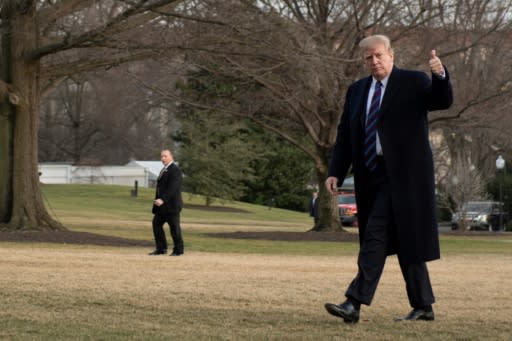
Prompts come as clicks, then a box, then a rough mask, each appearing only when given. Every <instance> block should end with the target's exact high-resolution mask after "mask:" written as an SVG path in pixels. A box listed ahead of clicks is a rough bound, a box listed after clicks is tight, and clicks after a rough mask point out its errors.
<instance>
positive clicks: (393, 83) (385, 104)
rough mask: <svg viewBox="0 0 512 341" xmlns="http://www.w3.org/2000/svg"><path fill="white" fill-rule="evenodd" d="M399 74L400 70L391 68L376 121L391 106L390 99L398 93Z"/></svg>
mask: <svg viewBox="0 0 512 341" xmlns="http://www.w3.org/2000/svg"><path fill="white" fill-rule="evenodd" d="M399 72H400V70H399V69H397V68H396V67H393V70H391V74H390V75H389V79H388V83H387V84H386V91H385V92H384V98H383V99H382V103H381V105H380V110H379V112H378V113H377V119H378V120H380V119H381V118H382V117H383V116H384V114H385V113H386V111H387V110H388V108H389V106H390V105H391V102H392V98H393V97H394V96H395V95H396V94H397V93H398V88H399V85H400V82H399V81H398V78H399Z"/></svg>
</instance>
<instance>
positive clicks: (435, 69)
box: [428, 50, 444, 77]
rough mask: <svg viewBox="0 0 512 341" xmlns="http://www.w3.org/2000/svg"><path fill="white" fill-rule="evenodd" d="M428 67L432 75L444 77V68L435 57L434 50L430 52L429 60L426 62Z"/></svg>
mask: <svg viewBox="0 0 512 341" xmlns="http://www.w3.org/2000/svg"><path fill="white" fill-rule="evenodd" d="M428 65H429V66H430V70H431V71H432V73H434V74H436V75H438V76H441V77H442V76H444V67H443V64H442V63H441V59H439V57H438V56H437V55H436V50H432V51H430V60H429V61H428Z"/></svg>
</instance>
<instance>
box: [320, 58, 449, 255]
mask: <svg viewBox="0 0 512 341" xmlns="http://www.w3.org/2000/svg"><path fill="white" fill-rule="evenodd" d="M370 85H371V77H367V78H363V79H360V80H358V81H356V82H354V83H353V84H352V85H351V86H350V87H349V89H348V90H347V94H346V98H345V105H344V109H343V114H342V117H341V122H340V124H339V126H338V133H337V139H336V144H335V147H334V150H333V156H332V159H331V164H330V168H329V176H335V177H337V178H338V180H339V183H340V184H341V183H342V182H343V179H345V177H346V175H347V173H348V171H349V169H350V167H351V166H352V172H353V173H354V182H355V191H356V201H357V208H358V219H359V239H360V241H362V237H363V235H364V232H365V228H366V224H367V221H368V215H369V213H370V210H371V204H372V202H373V199H374V197H373V195H374V194H373V192H372V191H371V190H370V188H369V187H368V182H367V179H368V171H367V169H366V167H365V166H364V162H363V157H362V155H363V153H362V141H363V134H364V128H363V127H364V119H365V112H366V111H365V108H366V102H367V96H368V90H369V87H370ZM452 102H453V94H452V87H451V84H450V79H449V75H448V72H447V71H446V77H445V78H444V79H440V78H438V77H437V76H435V75H432V80H431V79H430V78H429V77H428V76H427V75H426V74H425V73H423V72H419V71H411V70H403V69H399V68H397V67H393V70H392V72H391V74H390V76H389V80H388V83H387V85H386V90H385V93H384V97H383V99H382V104H381V108H380V111H379V121H378V133H379V138H380V142H381V145H382V150H383V154H384V161H385V164H386V168H387V172H388V176H389V181H390V185H391V200H392V207H393V218H394V222H395V224H394V228H395V229H396V233H397V237H398V245H395V246H394V247H392V248H391V249H390V250H389V254H393V253H396V252H398V253H399V254H400V255H401V256H402V257H403V259H404V261H405V262H409V263H417V262H426V261H430V260H434V259H438V258H440V251H439V236H438V226H437V219H436V213H435V192H434V163H433V158H432V151H431V148H430V143H429V129H428V119H427V113H428V112H429V111H434V110H442V109H447V108H449V107H450V105H451V104H452Z"/></svg>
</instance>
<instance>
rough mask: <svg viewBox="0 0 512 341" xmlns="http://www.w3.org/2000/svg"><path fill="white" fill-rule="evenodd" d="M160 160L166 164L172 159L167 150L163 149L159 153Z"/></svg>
mask: <svg viewBox="0 0 512 341" xmlns="http://www.w3.org/2000/svg"><path fill="white" fill-rule="evenodd" d="M160 160H161V161H162V163H163V164H164V165H166V166H167V165H168V164H169V163H170V162H171V161H172V156H171V153H170V152H169V151H168V150H163V151H162V152H161V153H160Z"/></svg>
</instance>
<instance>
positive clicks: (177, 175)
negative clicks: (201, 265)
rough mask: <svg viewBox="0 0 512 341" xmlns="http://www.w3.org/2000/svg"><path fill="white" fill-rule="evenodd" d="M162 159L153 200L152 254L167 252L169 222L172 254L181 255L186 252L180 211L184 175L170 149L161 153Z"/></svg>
mask: <svg viewBox="0 0 512 341" xmlns="http://www.w3.org/2000/svg"><path fill="white" fill-rule="evenodd" d="M160 160H162V163H163V165H164V168H162V170H161V171H160V175H159V176H158V180H157V184H156V193H155V200H154V201H153V210H152V211H153V214H154V216H153V235H154V237H155V244H156V248H155V250H154V251H153V252H151V253H150V255H163V254H166V253H167V239H166V238H165V232H164V228H163V226H164V224H165V223H167V224H169V227H170V229H171V236H172V241H173V243H174V248H173V250H172V253H171V256H181V255H182V254H183V252H184V245H183V238H182V236H181V226H180V212H181V209H182V207H183V200H182V198H181V184H182V182H183V176H182V174H181V170H180V169H179V168H178V165H176V163H175V162H174V159H173V156H172V153H171V151H170V150H169V149H164V150H162V152H161V153H160Z"/></svg>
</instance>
